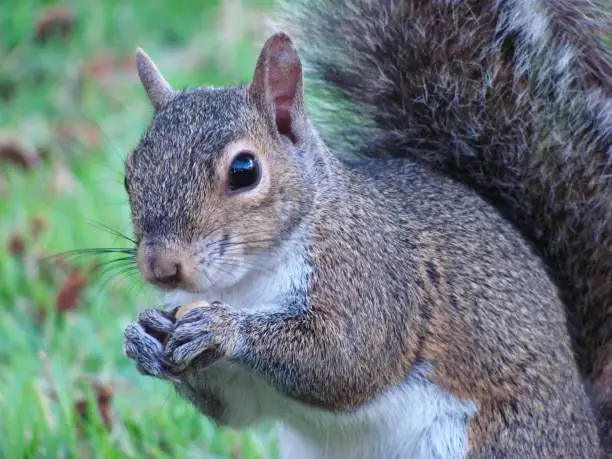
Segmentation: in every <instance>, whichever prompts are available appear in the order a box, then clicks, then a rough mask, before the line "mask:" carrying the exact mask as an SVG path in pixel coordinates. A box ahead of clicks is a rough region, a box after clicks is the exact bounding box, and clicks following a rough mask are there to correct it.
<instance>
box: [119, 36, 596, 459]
mask: <svg viewBox="0 0 612 459" xmlns="http://www.w3.org/2000/svg"><path fill="white" fill-rule="evenodd" d="M279 42H280V44H279ZM279 48H280V51H279ZM271 50H272V52H271ZM277 53H281V57H279V55H278V54H277ZM282 56H284V57H282ZM282 59H287V61H283V60H282ZM296 59H297V56H296V55H295V51H294V50H293V47H292V45H291V42H290V40H289V39H288V37H286V36H284V35H282V34H281V35H276V36H274V37H272V38H271V39H270V41H269V42H268V43H267V45H266V46H265V47H264V50H263V52H262V55H261V56H260V60H259V61H258V66H257V69H256V73H255V76H254V79H253V81H254V84H253V85H252V86H251V87H250V88H248V89H246V90H245V88H229V89H224V90H206V89H199V90H192V91H188V92H185V93H182V94H180V95H177V96H175V97H174V98H173V99H172V100H171V101H170V102H169V103H168V104H167V105H165V106H163V108H161V109H160V110H159V111H158V113H157V114H156V116H155V118H154V121H153V123H152V126H151V128H150V129H149V131H148V132H147V134H146V135H145V136H144V138H143V140H142V141H141V143H140V144H139V146H138V148H137V149H136V150H135V151H134V153H133V154H132V156H131V157H130V159H129V160H128V167H127V182H128V188H129V190H130V203H131V205H132V212H133V220H134V225H135V232H136V234H137V235H138V241H139V243H140V244H142V241H147V240H154V241H157V243H159V244H160V247H164V246H167V245H168V244H172V243H175V242H176V241H179V242H180V243H181V244H184V245H186V246H188V247H192V248H193V247H195V246H196V245H197V244H198V243H200V242H201V241H206V240H208V239H209V238H211V235H212V234H214V233H215V232H217V231H227V232H228V233H229V234H230V236H229V238H230V239H233V238H238V239H240V240H245V241H249V240H250V242H251V243H253V244H255V243H256V240H257V239H256V238H257V237H259V236H260V233H263V234H266V235H268V236H270V237H271V239H273V240H274V243H272V242H268V243H266V244H263V245H255V247H256V250H257V252H258V253H259V254H260V255H261V257H262V260H263V261H262V263H267V262H272V263H273V262H274V261H275V260H276V259H279V253H280V250H281V249H282V247H283V246H284V245H286V244H287V243H289V242H293V243H299V244H300V245H299V247H298V249H295V254H294V255H295V256H296V257H298V256H303V260H302V263H304V271H303V272H299V273H295V274H294V275H295V276H296V278H295V279H292V280H293V281H294V282H293V283H292V284H291V285H292V287H291V288H288V290H287V291H285V292H283V293H282V297H280V298H278V300H277V301H278V305H276V306H277V308H276V309H274V310H272V311H269V310H263V311H258V310H255V311H248V310H247V311H236V310H234V309H232V307H231V306H232V305H219V304H215V306H214V307H211V308H208V309H205V310H201V311H199V312H198V313H197V314H199V315H195V316H192V317H191V319H189V317H190V316H189V315H187V316H186V317H185V318H183V319H182V320H183V323H182V322H181V320H179V321H178V322H177V325H176V329H174V331H172V332H171V333H170V339H169V344H168V346H169V347H170V349H171V351H170V353H169V354H168V355H166V356H165V358H166V360H165V362H167V363H168V365H170V369H171V370H172V365H173V361H174V362H176V363H177V364H178V363H179V362H178V360H183V361H184V360H185V358H186V356H187V357H189V359H193V358H195V356H194V355H192V354H193V352H196V353H202V352H204V351H206V350H207V347H206V346H208V345H211V343H217V344H218V343H222V345H221V347H220V348H216V349H220V352H221V354H220V355H219V356H218V357H219V358H226V359H229V360H230V361H233V362H236V363H239V364H241V365H243V366H245V367H246V368H249V369H250V370H252V371H253V372H255V374H257V375H259V376H260V377H261V378H263V379H264V380H266V381H267V382H268V383H269V384H270V385H271V386H273V387H274V388H276V389H277V391H279V392H280V393H282V394H285V395H286V396H288V397H290V398H293V399H296V400H299V401H301V402H303V403H305V404H307V405H311V406H315V407H321V408H323V409H325V410H328V411H331V412H334V413H337V414H338V415H341V413H350V412H351V411H353V410H356V409H358V408H360V407H363V406H364V405H365V404H366V403H367V402H369V401H372V400H374V399H376V398H377V397H378V396H380V395H381V394H382V393H384V392H385V391H386V390H388V389H391V388H393V387H397V386H399V385H401V384H402V383H403V381H404V379H405V378H406V376H407V375H408V374H409V373H410V372H412V371H413V370H414V369H415V368H416V367H417V366H418V365H424V366H426V367H429V368H430V371H429V373H428V375H427V377H428V378H429V380H430V381H431V382H432V383H434V384H436V385H437V386H438V387H440V388H442V389H446V390H447V391H449V392H450V393H452V394H453V395H455V396H456V397H458V398H459V399H460V400H468V401H473V402H475V403H477V405H478V407H479V410H478V413H477V414H476V417H475V418H474V419H472V420H471V421H470V424H469V429H470V430H469V447H470V451H469V457H473V458H476V457H521V458H536V457H559V458H561V457H567V458H571V457H576V456H580V457H589V458H597V457H598V456H599V454H600V452H601V451H600V448H599V440H598V436H597V424H596V422H595V418H594V416H593V413H592V412H591V408H590V403H589V400H588V397H587V395H586V392H585V389H584V387H583V386H582V384H581V381H580V375H579V371H578V368H577V365H576V362H575V360H574V358H573V355H572V351H571V347H570V338H569V334H568V331H567V328H566V316H565V314H564V307H563V305H562V303H561V301H560V299H559V297H558V292H557V289H556V288H555V286H554V283H553V282H552V281H551V279H550V278H549V277H548V273H547V271H546V269H545V267H544V265H543V263H542V262H541V260H540V258H539V257H538V255H537V254H536V253H534V252H533V251H532V250H531V248H530V247H529V246H528V244H527V243H526V242H525V241H523V239H522V238H521V236H520V234H519V232H518V231H517V230H515V229H514V228H513V227H512V225H510V224H509V223H508V222H507V221H505V220H504V219H503V218H502V217H501V216H500V215H499V214H498V212H497V210H496V209H495V208H494V207H492V206H491V205H489V204H487V203H486V202H485V201H483V200H482V199H481V198H480V197H478V196H477V195H476V194H475V193H474V192H473V191H472V190H470V189H469V188H467V187H464V186H462V185H460V184H457V183H454V182H453V181H451V180H450V179H449V178H448V177H445V176H443V175H441V174H438V173H436V172H433V171H432V170H430V169H428V168H426V167H424V166H422V165H419V164H418V163H417V162H415V161H414V160H412V159H409V158H408V159H403V160H388V159H375V160H371V161H366V162H364V163H361V164H359V165H355V166H350V165H346V164H342V163H341V162H340V161H338V160H337V158H335V157H334V156H333V155H332V154H331V153H330V152H329V150H328V149H327V148H326V147H325V145H324V144H323V143H322V142H321V141H320V139H319V137H318V135H317V133H316V131H315V130H314V129H313V128H312V126H311V125H310V123H309V122H308V118H307V116H306V113H305V111H304V109H303V106H302V104H301V100H302V96H301V93H300V92H298V94H296V95H295V100H293V101H289V102H290V103H289V104H287V101H286V100H284V99H283V98H282V97H281V96H283V95H286V94H287V93H291V91H292V88H293V86H292V85H291V84H288V85H287V86H285V84H284V83H286V82H287V81H289V83H291V82H293V83H295V76H296V75H299V72H298V73H296V72H295V69H296V68H298V69H299V60H298V61H297V62H296ZM279 60H280V61H279ZM279 62H280V64H279ZM271 63H272V64H271ZM278 65H280V67H278ZM275 68H276V70H275ZM288 68H289V69H292V71H291V72H289V73H285V70H287V69H288ZM268 72H272V77H271V76H270V74H269V73H268ZM274 72H281V73H282V74H283V75H285V76H284V78H285V79H286V81H283V84H281V85H280V86H279V85H278V84H277V82H276V80H275V78H274V76H275V73H274ZM298 83H299V84H297V87H298V88H299V90H301V79H300V81H299V82H298ZM287 87H288V88H289V89H287ZM279 94H280V96H279ZM277 96H279V97H277ZM279 100H280V101H281V102H279ZM291 102H292V103H291ZM279 104H280V105H282V106H281V107H280V108H279ZM286 107H289V109H288V110H289V112H288V113H287V108H286ZM196 126H197V129H194V127H196ZM287 131H288V132H287ZM201 139H206V140H207V141H206V142H202V141H201ZM253 139H258V140H257V142H258V143H257V146H258V148H257V152H256V153H257V154H258V155H259V157H261V158H266V160H267V162H266V166H267V167H268V168H269V171H270V175H269V179H270V183H269V184H265V183H264V184H263V185H262V187H261V188H260V189H259V190H258V191H256V192H255V194H253V195H252V196H254V197H255V196H256V197H257V198H254V197H253V198H252V199H246V198H245V197H244V196H243V198H244V199H243V198H236V196H230V197H227V196H226V195H225V194H224V193H223V192H221V191H220V190H222V188H218V187H219V186H220V185H219V184H220V183H223V180H222V179H221V177H223V175H220V174H224V173H225V166H220V165H224V164H225V162H224V158H225V157H226V155H227V153H226V152H227V146H228V145H231V144H232V143H233V142H236V141H238V142H243V141H249V142H254V140H253ZM245 196H246V195H245ZM241 199H243V200H242V201H241ZM256 201H257V203H258V204H257V205H256V204H255V202H256ZM241 202H242V204H240V203H241ZM213 222H215V223H214V225H213ZM247 228H249V229H257V231H258V232H253V231H252V230H251V232H250V233H247V232H246V229H247ZM169 241H170V242H169ZM173 241H175V242H173ZM277 248H278V249H279V251H276V249H277ZM302 252H303V253H302ZM230 261H231V260H230ZM228 266H229V267H231V266H232V265H231V264H229V265H228ZM253 271H254V272H255V270H253ZM277 274H278V275H279V276H281V274H280V273H277ZM301 276H303V277H304V281H305V282H304V285H303V287H300V286H301V285H302V279H301ZM182 288H183V289H185V290H193V287H192V286H190V285H188V284H186V285H183V286H182ZM210 300H211V301H214V300H215V299H214V298H210ZM190 314H192V313H190ZM194 317H199V319H198V320H201V321H202V323H203V324H207V325H206V326H203V327H204V328H202V329H197V330H195V331H196V338H195V339H196V341H197V340H202V339H205V340H206V341H204V342H205V343H207V344H206V345H202V344H201V343H200V342H199V341H197V342H196V344H195V345H191V344H190V342H187V343H183V342H182V341H181V342H177V339H178V338H174V337H173V334H177V335H181V334H184V335H185V336H192V334H193V332H194V331H193V329H192V328H190V325H191V324H192V323H193V322H190V320H195V319H193V318H194ZM187 319H189V320H187ZM197 323H199V322H197ZM135 330H136V329H132V332H133V333H137V331H135ZM138 339H141V337H139V338H138ZM223 343H231V346H230V345H223ZM181 346H182V349H183V350H180V348H181ZM174 351H177V352H174ZM130 352H131V354H132V355H138V346H137V345H136V344H134V346H132V350H131V351H130ZM194 362H195V361H194ZM208 363H209V362H208ZM208 363H206V364H204V363H200V365H207V364H208ZM193 365H194V367H197V364H196V363H194V364H193ZM156 368H159V367H156ZM182 370H183V368H181V371H182ZM196 370H197V368H196ZM194 371H195V370H194ZM189 397H190V399H192V400H194V403H195V404H196V405H198V406H205V405H206V404H205V403H199V402H198V400H200V399H202V400H204V399H210V396H209V394H205V393H203V394H201V397H199V396H198V394H197V392H193V391H192V392H191V393H190V395H189Z"/></svg>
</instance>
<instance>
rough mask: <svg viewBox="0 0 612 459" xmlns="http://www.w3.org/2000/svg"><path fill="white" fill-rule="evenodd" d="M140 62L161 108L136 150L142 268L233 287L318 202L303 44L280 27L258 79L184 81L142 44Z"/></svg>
mask: <svg viewBox="0 0 612 459" xmlns="http://www.w3.org/2000/svg"><path fill="white" fill-rule="evenodd" d="M136 62H137V69H138V74H139V77H140V80H141V82H142V84H143V86H144V89H145V91H146V93H147V95H148V97H149V99H150V101H151V103H152V105H153V107H154V109H155V114H154V117H153V120H152V122H151V124H150V126H149V128H148V130H147V132H146V133H145V134H144V135H143V137H142V138H141V140H140V142H139V143H138V145H137V146H136V148H135V149H134V150H133V151H132V153H131V154H130V155H129V157H128V158H127V160H126V172H125V186H126V190H127V192H128V195H129V201H130V208H131V213H132V222H133V226H134V233H135V236H136V241H137V245H138V247H137V261H138V265H139V268H140V270H141V273H142V275H143V277H144V278H145V280H147V281H149V282H151V283H153V284H154V285H157V286H158V287H161V288H164V289H181V290H185V291H189V292H204V291H207V290H210V289H213V288H214V289H219V288H228V287H231V286H233V285H235V284H237V283H238V282H240V281H241V280H242V279H243V278H245V277H246V276H248V275H250V274H254V273H256V272H257V270H258V269H260V270H261V267H262V264H265V261H266V260H265V257H268V259H269V260H270V261H272V258H273V256H272V254H273V253H274V252H275V251H277V250H281V249H282V247H283V243H285V242H286V241H287V240H289V239H291V236H292V234H293V233H294V231H295V229H296V227H297V225H298V224H299V222H300V221H301V219H302V218H303V217H304V215H305V214H306V213H307V212H308V209H309V207H310V204H311V199H312V198H310V197H309V196H311V194H312V191H313V190H312V189H313V184H311V183H309V181H308V180H307V177H310V176H311V175H312V174H308V173H307V172H305V171H304V168H305V167H308V164H309V163H312V162H313V158H309V157H308V156H309V154H310V153H311V152H312V151H313V150H314V149H313V148H312V144H313V141H314V139H315V137H316V134H315V133H314V130H313V129H312V128H311V126H310V123H309V121H308V118H307V116H306V111H305V108H304V102H303V100H304V99H303V81H302V66H301V63H300V59H299V57H298V54H297V52H296V50H295V48H294V46H293V44H292V41H291V39H290V37H289V36H288V35H286V34H284V33H276V34H274V35H272V36H271V37H270V38H269V39H268V40H267V41H266V43H265V45H264V47H263V49H262V51H261V53H260V55H259V58H258V60H257V65H256V69H255V72H254V75H253V78H252V81H251V83H250V84H248V85H243V86H237V87H227V88H217V89H215V88H204V87H202V88H198V89H188V90H183V91H174V90H173V89H172V88H171V86H170V85H169V84H168V82H167V81H166V80H165V78H164V77H163V76H162V74H161V73H160V71H159V70H158V68H157V66H156V65H155V64H154V63H153V61H152V60H151V59H150V58H149V57H148V56H147V55H146V54H145V53H144V51H142V50H140V49H139V50H138V51H137V60H136Z"/></svg>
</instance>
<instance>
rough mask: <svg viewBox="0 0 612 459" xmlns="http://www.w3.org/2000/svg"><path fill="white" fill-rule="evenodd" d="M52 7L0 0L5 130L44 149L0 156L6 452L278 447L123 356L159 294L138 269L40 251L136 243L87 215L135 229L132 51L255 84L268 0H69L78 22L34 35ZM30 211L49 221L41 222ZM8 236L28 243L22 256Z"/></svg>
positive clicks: (234, 453)
mask: <svg viewBox="0 0 612 459" xmlns="http://www.w3.org/2000/svg"><path fill="white" fill-rule="evenodd" d="M52 5H54V2H51V1H45V0H36V1H33V0H4V1H3V2H2V7H1V8H0V131H2V134H0V139H1V138H3V137H5V136H6V135H15V136H17V137H19V138H20V139H22V140H23V141H26V142H27V143H29V144H31V145H32V146H33V147H34V148H35V149H36V150H37V151H39V152H41V155H42V160H41V162H40V163H38V164H37V165H36V166H35V167H33V168H31V169H29V170H23V169H21V168H20V167H18V166H15V165H13V164H11V163H10V162H9V161H6V160H2V159H1V154H0V279H1V281H0V313H1V314H2V319H1V320H0V413H1V414H2V415H1V416H0V457H2V458H4V457H6V458H26V457H51V458H55V457H64V458H91V457H100V458H115V457H135V458H143V457H159V458H163V457H168V458H169V457H181V458H189V457H194V458H195V457H198V458H224V457H244V458H257V457H272V456H273V449H274V440H273V434H272V433H271V430H270V429H269V428H267V427H262V428H261V429H259V430H257V431H253V432H247V433H242V434H238V433H235V432H232V431H230V430H223V429H217V428H215V427H214V426H213V424H212V423H211V422H209V421H208V420H207V419H206V418H205V417H204V416H201V415H200V414H199V413H197V412H196V411H195V409H194V408H192V407H191V406H190V405H189V404H187V403H186V402H184V401H183V400H182V399H180V398H179V397H178V396H177V395H176V394H174V392H173V389H172V388H171V387H170V385H169V384H167V383H164V382H161V381H157V380H154V379H153V378H146V377H144V376H141V375H139V374H138V373H137V372H136V370H135V368H134V366H133V365H132V362H131V361H129V360H128V359H126V358H124V357H123V355H122V351H121V345H122V334H123V329H124V327H125V325H126V324H127V323H128V322H130V321H132V320H133V319H134V318H135V317H136V314H137V311H138V310H139V309H142V308H144V307H147V306H154V305H156V304H157V302H156V301H158V296H157V295H156V293H155V292H154V291H152V290H151V289H149V288H148V287H146V286H145V285H144V284H143V282H142V281H141V280H140V279H139V278H138V276H137V275H135V276H131V277H126V276H127V274H126V273H123V274H122V273H120V272H119V270H116V271H113V272H106V271H99V270H98V271H93V272H92V271H91V269H92V262H93V261H95V260H94V259H91V258H87V257H82V258H71V259H68V260H67V261H65V262H64V263H63V264H56V263H54V262H53V260H49V259H45V258H44V257H47V256H48V255H51V254H54V253H58V252H62V251H67V250H71V249H75V248H88V247H127V246H128V245H129V244H128V243H127V242H125V241H122V240H121V239H119V238H117V237H116V236H114V235H112V234H110V233H109V232H107V231H103V230H102V229H100V228H99V227H97V226H96V225H95V224H92V222H91V221H95V222H98V223H102V224H105V225H108V226H109V227H111V228H114V229H117V230H119V231H121V232H124V233H126V234H128V235H129V234H130V232H131V229H130V222H129V208H128V205H127V200H126V195H125V192H124V190H123V184H122V182H123V177H122V169H123V160H124V158H125V157H126V155H127V153H128V152H129V150H130V148H131V147H132V146H133V145H134V144H135V143H136V142H137V141H138V138H139V135H140V134H141V133H142V132H143V130H144V129H145V127H146V125H147V123H148V121H149V119H150V116H151V114H152V112H151V108H150V106H149V104H148V102H147V99H146V97H145V95H144V92H143V90H142V89H141V87H140V86H139V84H138V81H137V78H136V76H135V73H134V65H133V55H134V50H135V48H136V47H137V46H141V47H143V48H144V49H145V50H146V51H147V52H148V53H149V54H150V55H151V56H152V57H153V58H154V59H155V60H156V62H157V63H158V65H159V67H160V68H161V69H162V71H163V72H164V74H165V75H166V78H167V79H168V80H169V81H170V82H171V83H172V84H173V85H174V86H175V87H182V86H192V85H200V84H209V85H223V84H228V83H234V82H238V81H246V80H247V79H248V78H249V76H250V73H251V71H252V68H253V65H254V62H255V58H256V51H257V49H258V46H259V45H260V44H261V43H262V40H263V38H264V35H263V34H264V33H265V30H264V27H263V24H262V22H261V20H262V16H263V14H265V11H266V8H269V7H270V6H271V1H270V0H258V1H257V0H250V1H247V0H233V1H230V0H224V1H221V0H217V1H215V0H204V1H201V2H198V1H196V0H191V1H189V0H172V1H170V0H165V1H162V0H148V1H145V0H136V1H133V2H120V1H117V0H110V1H102V2H97V1H95V0H87V1H86V0H83V1H77V0H72V1H67V2H64V3H62V5H63V6H64V7H66V8H68V9H70V10H71V11H73V12H74V17H75V20H74V24H73V30H72V32H71V34H69V36H68V37H65V38H62V37H61V36H54V37H51V38H47V39H45V40H44V41H42V42H41V41H37V40H36V39H35V35H36V30H37V21H38V20H39V17H40V15H41V14H43V12H44V9H45V8H47V7H49V6H52ZM34 219H39V220H40V219H42V220H43V221H44V222H45V225H46V228H45V229H44V230H43V231H42V232H40V234H38V235H34V234H32V225H33V220H34ZM14 234H17V235H19V236H20V238H21V239H22V242H23V244H24V247H25V248H24V251H23V253H21V254H18V255H15V254H13V253H12V252H11V250H10V248H9V245H10V243H9V240H10V239H11V238H12V237H13V235H14ZM75 268H77V269H80V270H81V271H82V275H83V276H85V278H86V284H85V288H84V290H83V291H82V292H81V295H80V296H79V297H78V301H77V302H76V303H75V304H74V308H73V309H72V310H69V311H59V310H58V307H57V300H56V298H57V295H58V292H59V291H60V289H61V287H62V285H64V283H65V282H66V280H67V279H68V277H69V274H70V272H71V270H72V269H75ZM98 385H103V386H105V387H110V388H111V389H112V398H111V401H110V404H109V407H110V408H111V411H112V419H111V423H110V428H107V427H106V426H105V424H104V422H103V419H102V416H101V414H100V409H98V407H97V404H96V402H95V398H96V395H95V392H96V390H95V387H97V386H98ZM84 402H85V406H86V409H85V410H79V409H77V407H76V405H77V404H81V405H82V404H83V403H84ZM81 411H85V414H86V416H82V415H81Z"/></svg>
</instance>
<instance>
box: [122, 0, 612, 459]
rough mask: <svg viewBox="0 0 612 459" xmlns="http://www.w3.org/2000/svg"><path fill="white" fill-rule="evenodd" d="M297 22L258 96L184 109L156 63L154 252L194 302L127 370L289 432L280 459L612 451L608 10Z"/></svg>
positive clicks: (287, 12)
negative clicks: (311, 113) (312, 112)
mask: <svg viewBox="0 0 612 459" xmlns="http://www.w3.org/2000/svg"><path fill="white" fill-rule="evenodd" d="M281 19H282V20H281V22H280V24H282V25H283V26H282V27H283V29H284V30H287V31H289V32H290V34H291V37H293V39H295V40H296V46H294V45H293V42H292V38H290V37H289V35H287V34H285V33H282V32H279V33H276V34H274V35H272V36H271V37H270V38H269V39H268V41H267V42H266V44H265V45H264V47H263V49H262V51H261V54H260V56H259V58H258V61H257V65H256V69H255V72H254V75H253V78H252V81H251V82H250V83H249V84H248V85H243V86H237V87H227V88H208V87H202V88H198V89H188V90H182V91H175V90H173V89H172V88H171V86H170V85H169V84H168V82H167V81H166V80H165V79H164V78H163V76H162V75H161V73H160V72H159V70H158V69H157V67H156V66H155V64H154V63H153V62H152V61H151V60H150V58H149V57H148V56H147V55H146V54H145V53H144V52H143V51H139V52H138V54H137V65H138V72H139V75H140V79H141V81H142V83H143V86H144V88H145V90H146V92H147V94H148V97H149V99H150V100H151V102H152V105H153V107H154V109H155V116H154V118H153V121H152V123H151V125H150V127H149V129H148V130H147V132H146V133H145V134H144V136H143V138H142V139H141V141H140V142H139V144H138V145H137V146H136V148H135V149H134V151H133V152H132V153H131V154H130V156H129V157H128V159H127V161H126V188H127V191H128V194H129V199H130V205H131V209H132V217H133V223H134V232H135V235H136V240H137V245H138V250H137V259H138V263H139V266H140V268H141V272H142V274H143V276H144V278H145V279H146V280H148V281H150V282H151V283H153V284H155V285H157V286H159V287H160V288H162V289H165V290H168V296H167V298H166V302H167V303H172V304H174V305H180V304H187V303H191V302H195V305H196V306H197V307H195V308H193V309H192V310H190V311H189V312H187V313H186V314H185V315H184V316H181V317H180V318H176V317H174V311H169V312H168V311H163V310H156V309H148V310H146V311H144V312H142V313H141V314H140V315H139V318H138V321H137V322H134V323H133V324H131V325H129V326H128V328H127V329H126V331H125V345H124V348H125V353H126V355H127V356H128V357H130V358H132V359H134V360H135V361H136V364H137V367H138V369H139V370H140V371H141V372H142V373H144V374H148V375H152V376H156V377H159V378H164V379H168V380H171V381H173V382H174V384H175V386H176V389H177V390H178V392H179V393H181V394H182V395H183V396H185V397H186V398H187V399H189V400H191V402H192V403H193V404H194V405H195V406H196V407H198V408H199V409H200V410H201V411H202V412H203V413H205V414H206V415H208V416H209V417H211V418H212V419H214V420H216V421H217V422H218V423H220V424H223V425H230V426H233V427H237V428H241V427H247V426H250V425H253V424H254V423H256V422H258V421H260V420H263V419H271V420H275V421H278V424H279V442H280V448H281V452H282V455H283V457H285V458H319V457H321V458H323V457H326V458H332V459H333V458H345V457H346V458H398V459H399V458H401V459H403V458H408V457H414V458H421V457H423V458H428V457H443V458H459V457H469V458H480V457H487V458H490V457H493V458H517V457H520V458H536V457H547V458H552V457H555V458H566V457H567V458H570V457H571V458H575V457H588V458H595V457H601V456H604V455H605V454H608V455H609V454H612V439H611V436H612V433H611V430H612V429H611V421H612V419H611V418H612V361H611V360H612V282H611V278H612V200H611V199H610V198H611V197H612V182H611V180H612V174H611V172H612V171H611V169H612V166H611V162H610V159H609V158H610V155H611V154H612V151H611V150H610V145H611V134H610V133H611V132H612V131H611V130H610V128H609V124H610V122H611V121H612V94H611V93H612V80H611V78H612V65H611V63H612V58H611V56H612V55H611V54H610V53H609V52H608V51H607V50H606V49H605V48H604V47H603V45H602V44H601V42H600V38H601V37H602V34H603V33H605V32H606V31H609V30H612V28H609V25H610V24H612V21H611V20H610V16H609V14H608V12H607V11H605V10H603V9H601V8H598V7H597V6H596V5H595V4H594V3H593V2H591V1H587V0H575V1H568V0H565V1H563V0H556V1H555V2H547V1H543V0H522V1H502V0H491V1H463V2H452V1H439V2H429V1H427V2H425V1H416V0H382V1H379V2H373V1H371V0H343V1H337V2H331V1H330V0H291V1H289V0H288V1H287V3H286V4H285V9H284V14H283V16H282V18H281ZM296 48H297V49H299V56H298V52H297V51H296ZM300 58H302V59H303V60H304V63H305V65H304V68H305V70H306V74H307V75H308V76H310V77H311V79H310V80H307V81H308V82H309V84H312V85H314V86H315V88H316V89H318V90H319V94H322V95H323V97H324V100H325V102H326V105H325V107H324V108H325V109H326V110H323V111H321V114H322V115H323V116H322V117H321V118H320V119H318V120H317V122H316V123H312V122H311V121H310V120H309V118H308V116H307V114H306V107H305V102H304V96H303V82H302V64H301V60H300ZM336 104H337V105H336ZM321 119H322V120H323V121H321ZM315 125H316V126H317V128H320V127H321V128H323V129H322V132H323V135H322V136H319V134H318V133H317V129H316V128H315ZM164 336H165V337H166V338H165V339H164V338H163V337H164ZM604 451H605V452H604Z"/></svg>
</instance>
